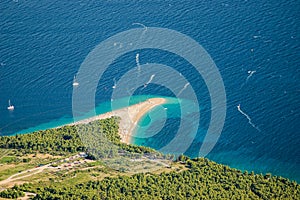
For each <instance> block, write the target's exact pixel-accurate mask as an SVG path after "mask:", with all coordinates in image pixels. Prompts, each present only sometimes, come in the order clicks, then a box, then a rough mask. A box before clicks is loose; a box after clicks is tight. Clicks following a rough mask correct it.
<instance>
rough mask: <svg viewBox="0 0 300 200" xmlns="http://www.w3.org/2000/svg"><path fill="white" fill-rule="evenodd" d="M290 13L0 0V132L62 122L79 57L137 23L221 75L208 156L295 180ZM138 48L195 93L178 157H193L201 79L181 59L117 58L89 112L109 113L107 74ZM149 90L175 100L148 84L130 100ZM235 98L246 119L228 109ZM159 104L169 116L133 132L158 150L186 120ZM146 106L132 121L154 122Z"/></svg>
mask: <svg viewBox="0 0 300 200" xmlns="http://www.w3.org/2000/svg"><path fill="white" fill-rule="evenodd" d="M299 10H300V2H299V1H296V0H292V1H283V0H279V1H258V0H252V1H250V0H248V1H247V0H244V1H239V0H238V1H203V2H202V1H190V0H188V1H176V0H175V1H167V0H155V1H144V0H141V1H129V0H120V1H119V0H111V1H96V0H95V1H84V0H81V1H77V0H72V1H66V0H60V1H57V0H52V1H48V0H45V1H36V0H30V1H28V0H2V1H1V2H0V134H1V135H13V134H16V133H25V132H30V131H34V130H39V129H46V128H50V127H55V126H57V125H62V124H66V123H69V122H71V121H72V120H73V119H72V93H73V86H72V81H73V76H74V75H75V74H76V73H77V72H78V70H79V68H80V66H81V64H82V62H83V61H84V60H85V59H86V57H87V55H88V54H89V53H90V52H91V51H92V50H93V49H94V48H95V47H96V46H97V45H98V44H99V43H100V42H102V41H104V40H106V39H108V38H109V37H111V36H113V35H115V34H117V33H120V32H122V31H127V30H130V29H133V28H141V25H140V24H137V23H141V24H143V25H145V26H147V27H161V28H167V29H172V30H175V31H178V32H180V33H182V34H185V35H187V36H189V37H191V38H193V39H194V40H195V41H197V42H198V43H199V44H201V45H202V46H203V48H204V49H206V51H207V52H208V53H209V54H210V56H211V58H212V59H213V60H214V62H215V64H216V66H217V67H218V69H219V71H220V74H221V76H222V79H223V82H224V86H225V90H226V97H227V112H226V121H225V124H224V128H223V131H222V134H221V136H220V138H219V140H218V142H217V144H216V146H215V147H214V149H213V150H212V151H211V152H210V153H209V154H208V155H207V157H208V158H210V159H211V160H214V161H216V162H219V163H223V164H227V165H229V166H231V167H235V168H238V169H241V170H248V171H255V172H258V173H266V172H271V173H272V174H275V175H280V176H284V177H288V178H291V179H293V180H296V181H297V182H300V170H299V169H300V150H299V145H300V137H299V136H300V116H299V115H300V14H299V13H300V12H299ZM116 45H119V44H116ZM120 48H122V46H121V45H120ZM191 51H192V50H191ZM137 53H139V62H140V64H146V63H161V64H164V65H167V66H170V67H172V68H173V69H175V70H177V71H178V72H180V73H181V75H182V76H184V77H185V78H186V79H187V80H188V81H189V83H190V85H191V86H192V87H193V89H194V91H196V95H197V98H198V99H199V102H200V104H199V108H200V110H201V117H200V127H199V129H198V131H197V135H196V137H195V138H194V140H193V143H192V145H191V146H190V147H189V149H188V150H187V151H186V152H185V154H186V155H189V156H192V157H195V156H197V155H198V153H199V148H200V146H201V144H202V141H203V138H204V135H205V133H206V131H207V128H208V125H209V120H210V115H211V114H210V111H211V105H210V94H209V92H208V90H207V88H206V86H205V82H204V80H203V79H201V77H200V76H197V75H196V73H194V71H193V68H192V66H191V65H190V64H189V63H188V62H187V61H186V60H185V59H184V58H181V57H179V56H177V55H174V54H171V53H169V52H164V51H162V50H157V49H142V50H134V51H132V52H128V53H126V54H125V55H122V56H121V57H119V58H118V59H116V60H115V61H114V62H113V63H112V64H111V65H110V66H109V68H108V69H107V70H106V72H105V73H104V74H103V77H102V78H101V81H99V84H98V87H97V92H96V96H95V101H96V106H97V109H96V112H97V113H103V112H105V111H109V110H111V106H110V105H111V104H110V102H111V96H112V92H113V88H112V86H113V85H114V79H115V81H118V80H119V79H120V78H121V77H122V75H123V74H124V73H125V72H126V71H128V70H130V69H132V68H134V67H136V54H137ZM157 73H158V72H157ZM178 87H183V86H182V85H181V86H178ZM155 96H165V97H168V98H170V100H174V98H171V97H174V94H173V93H172V91H170V90H168V89H167V88H166V87H161V86H159V85H156V84H148V85H147V87H144V86H143V85H141V87H140V88H139V89H137V90H136V91H135V92H134V96H133V97H132V103H134V102H138V101H141V100H145V99H147V98H149V97H155ZM9 99H10V100H11V102H12V104H13V105H14V106H15V110H14V111H12V112H10V111H8V110H7V106H8V100H9ZM114 101H117V102H120V104H119V107H122V106H125V105H123V104H122V102H123V101H122V99H121V100H120V99H114ZM239 104H240V106H241V107H240V108H241V110H242V111H243V113H244V114H246V115H247V116H248V117H249V118H250V119H251V120H250V122H249V120H248V119H247V117H246V116H245V115H244V114H243V113H242V112H239V110H238V109H237V105H239ZM165 107H166V108H167V110H166V112H167V117H168V118H167V120H166V124H165V126H164V128H163V129H162V130H161V131H160V132H159V134H156V135H154V136H153V137H150V138H139V136H142V135H143V134H145V132H146V131H147V130H145V129H142V128H141V130H140V131H139V130H137V132H136V138H134V140H133V142H134V143H136V144H140V145H146V146H150V147H153V148H156V149H160V148H161V147H162V146H164V145H165V144H167V143H168V142H169V141H170V138H172V137H174V133H175V132H176V130H177V129H178V126H179V122H180V117H182V116H183V117H185V119H186V120H191V121H192V119H193V118H192V116H190V115H188V114H187V115H185V114H186V113H180V111H179V110H178V104H166V105H165ZM160 109H161V108H160ZM155 112H156V111H155V109H154V110H153V111H151V112H150V113H149V114H148V115H146V116H145V117H144V118H143V120H142V121H140V123H139V124H140V125H141V127H143V126H155V124H156V123H157V122H159V121H160V120H161V118H160V117H159V116H158V115H157V117H155ZM158 113H160V112H158ZM150 114H152V119H151V120H149V119H150V117H149V116H150ZM153 116H154V117H153Z"/></svg>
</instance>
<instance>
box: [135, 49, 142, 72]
mask: <svg viewBox="0 0 300 200" xmlns="http://www.w3.org/2000/svg"><path fill="white" fill-rule="evenodd" d="M135 62H136V66H137V67H138V71H140V69H141V65H140V54H139V53H137V54H136V55H135Z"/></svg>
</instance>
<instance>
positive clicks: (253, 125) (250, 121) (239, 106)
mask: <svg viewBox="0 0 300 200" xmlns="http://www.w3.org/2000/svg"><path fill="white" fill-rule="evenodd" d="M237 109H238V111H239V112H240V113H241V114H242V115H244V116H245V117H246V118H247V119H248V123H249V124H250V125H251V126H252V127H253V128H255V129H256V130H258V131H259V132H261V130H260V129H259V128H258V127H257V126H256V125H255V124H253V123H252V120H251V118H250V117H249V115H247V114H246V113H245V112H243V111H242V110H241V104H239V105H238V106H237Z"/></svg>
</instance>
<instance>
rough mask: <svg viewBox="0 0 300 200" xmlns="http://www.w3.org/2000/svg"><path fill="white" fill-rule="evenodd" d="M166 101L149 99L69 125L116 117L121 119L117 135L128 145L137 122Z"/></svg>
mask: <svg viewBox="0 0 300 200" xmlns="http://www.w3.org/2000/svg"><path fill="white" fill-rule="evenodd" d="M165 102H166V99H164V98H151V99H148V100H146V101H144V102H141V103H138V104H134V105H131V106H128V107H125V108H122V109H118V110H114V111H111V112H107V113H104V114H101V115H97V116H95V117H91V118H88V119H84V120H80V121H77V122H74V123H72V124H70V125H76V124H87V123H89V122H92V121H95V120H99V119H105V118H109V117H112V116H118V117H120V118H121V121H120V124H119V134H120V136H121V141H122V142H124V143H126V144H129V143H130V141H131V137H132V135H133V131H134V128H135V127H136V125H137V122H138V121H139V120H140V119H141V118H142V117H143V116H144V115H145V114H146V113H147V112H148V111H150V110H151V109H153V108H154V107H156V106H159V105H161V104H164V103H165Z"/></svg>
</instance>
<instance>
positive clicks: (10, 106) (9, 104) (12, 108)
mask: <svg viewBox="0 0 300 200" xmlns="http://www.w3.org/2000/svg"><path fill="white" fill-rule="evenodd" d="M7 109H8V110H14V109H15V107H14V106H13V105H11V103H10V100H8V107H7Z"/></svg>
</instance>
